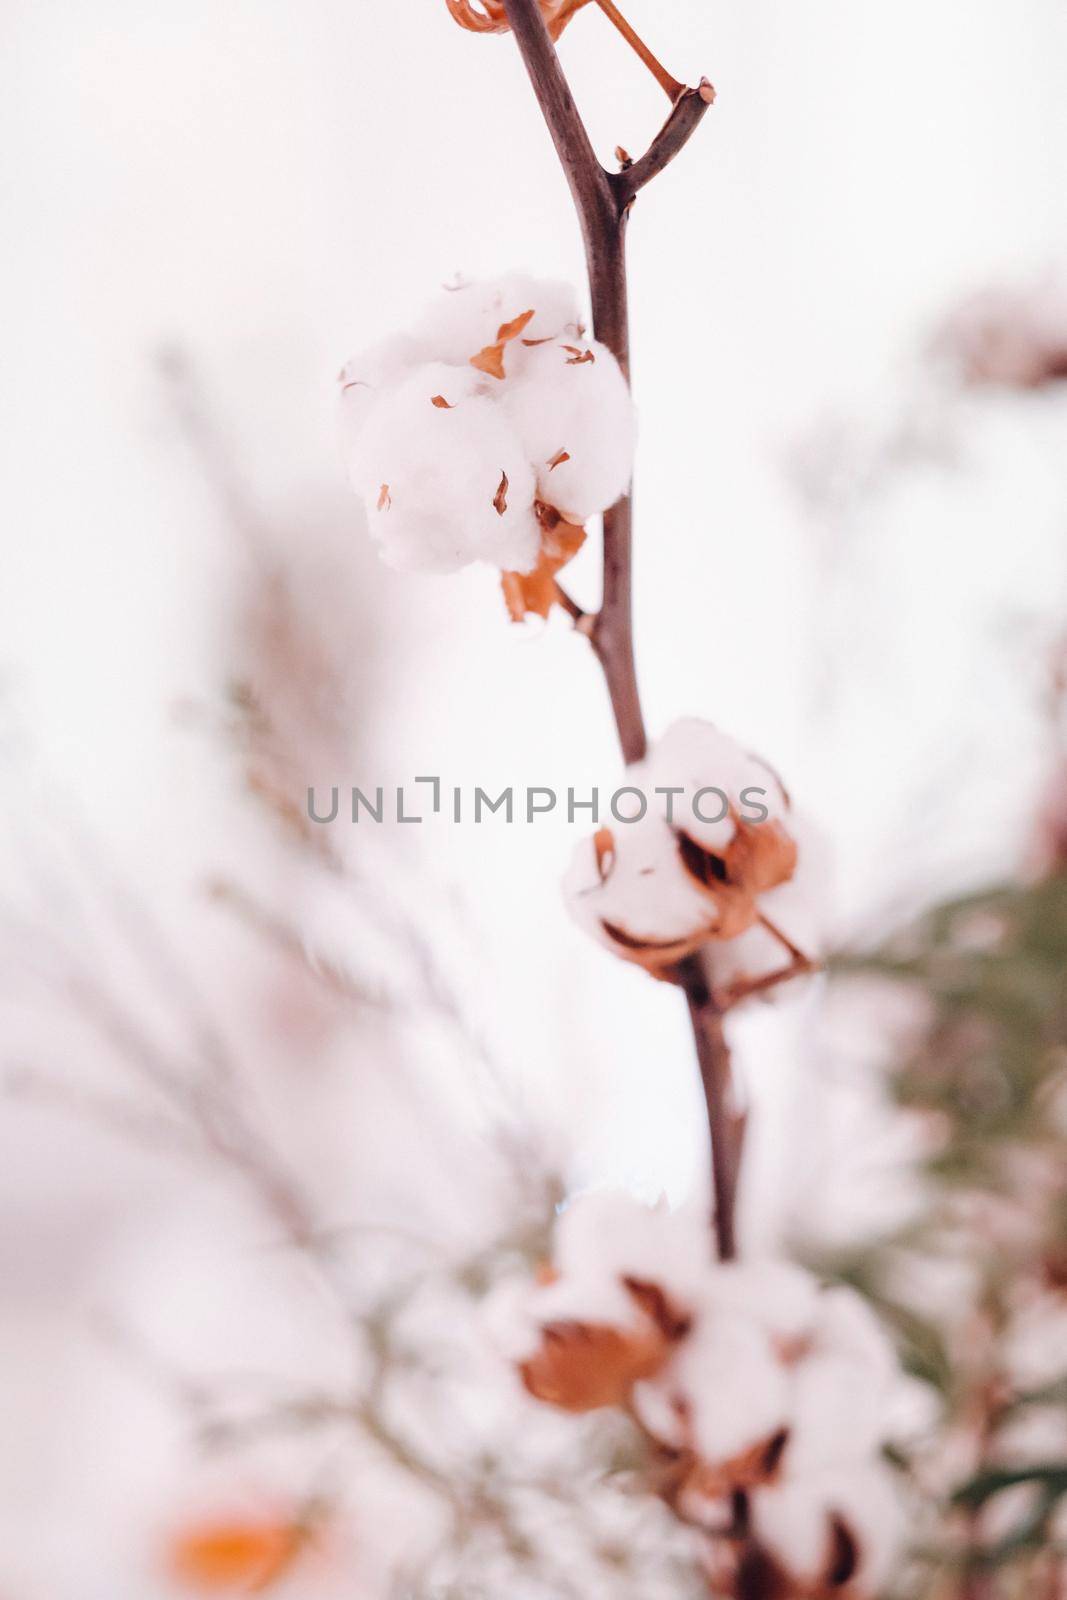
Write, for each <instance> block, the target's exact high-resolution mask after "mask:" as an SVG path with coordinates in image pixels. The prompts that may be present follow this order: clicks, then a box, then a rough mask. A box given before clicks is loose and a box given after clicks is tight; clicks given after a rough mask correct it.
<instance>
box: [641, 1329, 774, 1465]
mask: <svg viewBox="0 0 1067 1600" xmlns="http://www.w3.org/2000/svg"><path fill="white" fill-rule="evenodd" d="M656 1390H658V1391H659V1392H658V1393H656V1392H655V1391H656ZM664 1396H666V1397H667V1399H668V1403H669V1405H668V1408H665V1407H664V1404H663V1400H664ZM635 1403H636V1405H637V1407H638V1411H639V1414H640V1415H641V1417H642V1420H643V1421H645V1422H646V1425H647V1426H648V1427H649V1428H650V1430H651V1429H654V1428H655V1426H656V1424H657V1418H660V1419H661V1418H662V1417H663V1416H664V1415H669V1413H670V1411H673V1412H674V1414H675V1415H676V1416H679V1417H683V1418H684V1419H685V1426H686V1437H687V1442H688V1444H689V1445H690V1446H691V1448H692V1449H694V1450H695V1451H696V1452H697V1454H698V1455H699V1457H700V1459H701V1462H702V1463H703V1464H704V1465H705V1466H706V1467H708V1468H712V1469H718V1468H725V1467H728V1466H729V1464H730V1463H734V1462H737V1461H738V1460H739V1459H740V1458H742V1457H744V1456H746V1455H747V1454H748V1453H749V1452H750V1451H752V1450H753V1449H754V1448H755V1447H757V1446H760V1445H763V1444H765V1443H766V1442H767V1441H768V1440H769V1439H772V1438H773V1437H774V1436H775V1435H776V1434H778V1433H779V1432H780V1431H781V1430H782V1429H783V1428H784V1427H786V1425H787V1422H788V1416H789V1382H788V1376H787V1373H786V1370H785V1368H784V1367H783V1366H782V1364H781V1362H780V1361H779V1360H778V1359H777V1357H776V1355H775V1352H774V1350H773V1347H772V1345H771V1341H770V1340H769V1339H768V1338H767V1337H766V1336H765V1335H764V1334H763V1333H762V1332H761V1330H760V1329H759V1327H758V1326H757V1325H756V1324H754V1323H753V1322H751V1321H750V1320H749V1319H748V1318H747V1317H744V1316H735V1315H729V1314H727V1313H722V1314H720V1315H718V1316H714V1317H703V1318H701V1319H700V1320H699V1321H698V1322H697V1324H696V1326H695V1327H694V1329H693V1331H692V1332H691V1333H690V1334H689V1335H688V1337H687V1338H686V1339H685V1340H683V1341H682V1343H681V1344H680V1345H679V1347H678V1349H677V1351H676V1353H675V1355H674V1358H673V1360H672V1361H671V1364H670V1367H669V1368H668V1369H667V1371H666V1373H665V1374H664V1375H663V1377H662V1378H660V1379H657V1380H655V1381H654V1383H653V1384H652V1385H648V1386H646V1385H642V1387H641V1389H640V1390H639V1391H637V1392H636V1393H635ZM665 1442H670V1441H665Z"/></svg>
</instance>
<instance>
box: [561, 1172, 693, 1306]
mask: <svg viewBox="0 0 1067 1600" xmlns="http://www.w3.org/2000/svg"><path fill="white" fill-rule="evenodd" d="M553 1264H554V1266H555V1267H556V1269H557V1271H558V1272H559V1273H560V1275H561V1278H563V1279H568V1278H574V1279H576V1280H578V1281H582V1282H590V1281H593V1280H595V1279H598V1278H605V1277H606V1278H609V1279H611V1280H613V1281H615V1282H618V1281H620V1280H622V1279H627V1278H628V1279H631V1280H635V1281H637V1282H640V1283H650V1284H656V1285H657V1286H658V1287H660V1288H661V1289H662V1290H664V1292H665V1293H666V1294H667V1295H668V1296H670V1297H671V1299H672V1300H673V1301H675V1302H677V1303H678V1304H679V1306H681V1305H683V1304H689V1303H690V1302H691V1301H692V1300H694V1299H695V1298H696V1296H697V1295H698V1294H699V1292H700V1287H701V1284H702V1282H703V1280H704V1278H705V1276H706V1274H707V1272H708V1271H709V1269H710V1267H711V1241H710V1235H709V1230H708V1226H707V1221H706V1218H704V1217H703V1216H702V1215H701V1214H700V1213H699V1211H698V1210H697V1208H695V1207H694V1208H691V1209H687V1210H685V1211H672V1210H671V1209H670V1207H669V1206H668V1205H667V1204H666V1202H665V1201H660V1202H659V1204H658V1205H655V1206H648V1205H644V1204H642V1202H641V1201H639V1200H637V1199H635V1198H634V1197H633V1196H632V1195H629V1194H626V1193H625V1192H624V1191H621V1190H606V1189H605V1190H598V1191H594V1192H591V1193H588V1194H583V1195H579V1196H578V1197H577V1198H576V1199H575V1200H573V1201H572V1202H571V1203H570V1205H568V1206H567V1208H566V1210H565V1211H564V1212H563V1214H562V1215H561V1217H560V1219H559V1221H558V1223H557V1224H556V1236H555V1242H554V1247H553Z"/></svg>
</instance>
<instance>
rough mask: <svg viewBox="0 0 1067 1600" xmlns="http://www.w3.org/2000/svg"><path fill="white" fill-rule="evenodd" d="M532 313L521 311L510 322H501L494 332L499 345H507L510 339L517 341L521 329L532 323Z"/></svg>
mask: <svg viewBox="0 0 1067 1600" xmlns="http://www.w3.org/2000/svg"><path fill="white" fill-rule="evenodd" d="M533 315H534V314H533V312H532V311H523V312H522V313H521V314H520V315H519V316H517V317H514V318H513V319H512V320H511V321H510V322H502V323H501V324H500V327H499V328H498V329H497V330H496V336H497V341H498V342H499V343H500V344H509V343H510V342H511V340H512V339H517V338H518V337H519V334H520V333H521V332H522V330H523V328H525V327H526V326H527V324H528V323H530V322H532V321H533Z"/></svg>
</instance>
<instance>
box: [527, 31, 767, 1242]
mask: <svg viewBox="0 0 1067 1600" xmlns="http://www.w3.org/2000/svg"><path fill="white" fill-rule="evenodd" d="M504 4H505V9H506V11H507V18H508V22H509V24H510V26H511V30H512V32H513V33H514V35H515V39H516V42H517V44H518V46H519V50H520V51H521V53H522V58H523V61H524V63H525V66H526V70H527V72H528V74H529V77H530V82H531V84H532V85H533V91H534V94H535V95H536V97H537V102H538V104H539V106H540V108H541V112H542V114H543V116H544V119H545V122H546V124H547V126H548V131H549V133H550V134H551V136H552V142H553V144H554V145H555V147H556V153H557V155H558V156H559V160H560V164H561V166H562V167H563V171H564V173H565V175H566V178H567V182H568V183H569V185H570V190H571V195H572V196H573V199H574V204H575V207H576V209H577V212H578V220H579V223H580V226H581V230H582V239H583V241H584V244H585V256H586V266H587V268H588V273H589V292H590V298H591V302H592V308H593V331H594V333H595V335H596V337H597V338H598V339H599V340H601V341H602V343H604V344H606V345H607V347H608V349H609V350H611V352H612V354H613V355H614V356H615V358H616V360H617V361H618V363H619V365H620V366H621V367H622V370H623V372H625V373H626V375H627V377H629V372H630V339H629V321H628V314H627V285H626V225H627V222H628V220H629V215H630V210H631V208H632V205H633V202H634V199H635V198H636V196H637V194H638V193H639V191H640V190H641V189H643V188H644V186H645V185H646V184H647V183H649V182H651V180H652V179H653V178H654V177H656V176H657V175H658V174H659V173H660V172H662V171H663V170H664V168H665V167H666V166H667V165H668V164H669V163H670V162H671V161H673V159H674V157H675V156H676V155H677V154H678V153H679V151H680V150H682V148H683V147H684V146H685V145H686V144H687V142H688V141H689V139H690V138H691V137H692V135H693V134H694V133H695V132H696V129H697V127H698V126H699V124H700V122H701V121H702V119H703V116H704V113H705V112H706V111H707V109H708V107H709V105H711V103H712V101H713V100H714V98H715V91H714V90H713V89H712V87H711V84H710V83H709V82H708V81H707V79H706V78H702V79H701V81H700V84H699V86H698V87H697V88H696V89H682V90H681V92H680V93H678V95H677V98H676V99H675V101H674V104H673V106H672V109H671V113H670V116H669V117H668V118H667V121H666V122H665V123H664V125H663V127H662V128H661V129H660V131H659V133H658V134H657V135H656V137H655V139H653V141H652V143H651V145H650V146H649V148H648V150H647V151H646V152H645V154H644V155H643V156H641V157H639V159H638V160H637V161H634V162H632V163H629V164H628V165H626V166H625V167H624V168H623V170H622V171H621V172H618V173H610V172H608V171H607V170H606V169H605V168H604V167H603V166H601V164H600V162H599V160H598V159H597V156H596V153H595V151H594V150H593V146H592V143H591V141H590V138H589V134H588V132H587V131H586V127H585V124H584V122H583V121H582V118H581V115H580V113H579V111H578V108H577V106H576V105H575V103H574V97H573V95H572V94H571V91H570V87H569V85H568V83H567V79H566V77H565V76H564V72H563V68H562V67H561V65H560V61H559V57H558V55H557V54H556V50H555V47H554V46H553V44H552V40H551V39H550V37H549V33H548V29H547V27H546V26H545V22H544V19H543V17H542V15H541V12H540V9H539V6H538V3H537V0H504ZM602 9H604V10H607V9H608V8H607V7H602ZM612 9H613V8H612ZM657 77H658V79H659V81H660V82H661V84H663V86H664V87H666V84H665V83H664V80H663V78H662V77H661V76H660V74H657ZM671 81H672V82H673V80H671ZM632 539H633V499H632V497H631V496H630V495H625V496H623V498H622V499H621V500H619V501H618V502H617V503H616V504H615V505H614V506H612V507H611V509H610V510H609V511H606V512H605V513H604V590H603V599H602V603H601V608H600V612H599V614H598V615H597V616H596V617H584V616H583V617H582V618H581V619H580V621H581V626H582V631H583V632H586V633H587V634H588V637H589V640H590V643H591V644H592V646H593V649H594V651H595V652H596V656H597V659H598V660H599V662H600V665H601V668H602V669H603V672H604V678H605V682H606V683H607V687H608V693H609V695H610V697H611V707H612V712H613V714H614V717H615V725H616V728H617V729H618V734H619V743H620V745H621V746H622V754H623V759H624V760H625V761H626V763H627V765H630V764H631V763H633V762H635V761H640V760H641V759H642V758H643V757H644V755H645V753H646V751H647V748H648V738H647V735H646V732H645V722H644V716H643V714H642V710H641V699H640V694H639V691H638V687H637V672H636V668H635V664H634V648H633V607H632ZM567 609H568V610H570V609H571V608H570V607H568V608H567ZM572 615H573V611H572ZM576 620H577V619H576ZM676 977H677V981H678V983H679V984H680V985H681V987H682V988H683V989H684V990H685V994H686V998H687V1000H688V1003H689V1015H690V1019H691V1021H692V1025H693V1034H694V1038H695V1041H696V1049H697V1060H698V1063H699V1066H700V1079H701V1084H702V1087H703V1090H704V1098H705V1102H706V1105H707V1117H708V1132H709V1137H710V1141H711V1159H712V1179H713V1183H714V1188H715V1229H716V1236H717V1241H718V1247H719V1254H720V1255H721V1256H722V1258H723V1259H724V1260H725V1259H728V1258H730V1257H732V1256H733V1255H734V1254H735V1253H736V1239H735V1231H734V1199H735V1193H736V1187H737V1169H738V1165H739V1162H740V1154H741V1140H742V1135H743V1128H744V1123H743V1119H742V1118H740V1117H739V1116H738V1115H737V1113H736V1111H735V1110H734V1109H733V1104H732V1102H733V1089H732V1082H731V1073H730V1053H729V1049H728V1047H727V1044H726V1040H725V1037H724V1034H723V1021H722V1010H721V1008H720V1007H719V1005H718V1004H717V1003H716V1000H715V996H714V991H713V989H712V986H711V983H710V981H709V977H708V974H707V972H706V971H705V967H704V964H703V963H702V962H701V960H700V959H699V957H698V956H694V957H691V958H690V959H689V960H688V961H686V962H684V963H683V964H682V965H681V966H680V967H679V968H678V971H677V974H676Z"/></svg>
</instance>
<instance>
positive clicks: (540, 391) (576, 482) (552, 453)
mask: <svg viewBox="0 0 1067 1600" xmlns="http://www.w3.org/2000/svg"><path fill="white" fill-rule="evenodd" d="M504 404H505V406H506V407H507V411H508V414H509V416H510V417H511V418H512V421H513V422H514V424H515V427H516V429H517V431H518V434H519V437H520V438H521V440H522V443H523V448H524V449H525V451H526V454H527V456H528V458H529V460H530V461H531V462H532V463H533V465H534V468H535V471H536V473H537V488H538V493H539V494H540V496H541V498H542V499H543V500H547V501H550V503H551V504H552V505H554V506H556V507H558V509H559V510H560V511H562V512H563V514H564V516H565V517H567V518H568V519H569V520H570V521H572V522H586V521H588V519H589V518H590V517H593V516H596V515H597V513H598V512H600V511H604V510H605V509H606V508H607V507H608V506H612V505H614V503H615V501H616V500H618V498H619V496H620V495H622V494H624V493H625V491H626V489H627V487H628V485H629V482H630V475H631V472H632V470H633V459H634V441H635V436H636V425H635V419H634V406H633V401H632V399H631V397H630V390H629V387H628V385H627V383H626V379H625V378H624V377H623V375H622V371H621V369H620V367H619V364H618V362H617V361H616V360H615V357H614V356H613V355H612V354H611V351H610V350H608V349H607V348H606V347H605V346H604V345H602V344H597V343H596V341H595V340H593V341H584V340H583V341H581V342H573V341H571V342H568V341H566V340H564V341H562V342H561V341H559V340H554V341H553V342H552V343H550V344H546V345H539V346H537V347H536V348H534V349H531V350H529V351H528V353H527V357H526V360H525V362H524V364H523V367H522V370H521V372H520V373H518V374H517V376H516V378H515V381H514V383H512V384H511V385H509V388H508V393H507V394H506V395H505V397H504Z"/></svg>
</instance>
